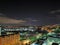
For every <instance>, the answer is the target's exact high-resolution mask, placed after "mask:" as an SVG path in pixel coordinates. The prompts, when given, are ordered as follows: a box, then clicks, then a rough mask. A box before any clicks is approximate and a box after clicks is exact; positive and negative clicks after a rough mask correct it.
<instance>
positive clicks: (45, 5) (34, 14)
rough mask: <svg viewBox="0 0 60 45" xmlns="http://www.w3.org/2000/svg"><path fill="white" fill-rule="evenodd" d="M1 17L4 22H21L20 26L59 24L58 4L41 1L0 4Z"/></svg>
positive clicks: (59, 7)
mask: <svg viewBox="0 0 60 45" xmlns="http://www.w3.org/2000/svg"><path fill="white" fill-rule="evenodd" d="M1 17H3V18H4V19H5V20H6V19H7V18H8V19H9V20H14V21H15V20H17V21H20V22H21V21H22V22H23V23H21V24H23V25H47V24H59V23H60V3H58V2H41V1H38V2H37V1H36V2H32V1H28V2H27V1H20V2H17V1H16V2H0V18H1ZM4 19H3V20H4ZM0 20H2V18H1V19H0ZM5 20H4V21H5ZM4 21H2V22H4ZM0 22H1V21H0ZM2 22H1V23H2ZM6 22H7V21H6ZM6 22H5V23H6ZM8 22H9V21H8Z"/></svg>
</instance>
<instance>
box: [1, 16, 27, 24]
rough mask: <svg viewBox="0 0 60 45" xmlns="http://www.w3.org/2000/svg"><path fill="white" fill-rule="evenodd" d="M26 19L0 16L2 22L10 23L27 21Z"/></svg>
mask: <svg viewBox="0 0 60 45" xmlns="http://www.w3.org/2000/svg"><path fill="white" fill-rule="evenodd" d="M25 22H26V21H25V20H16V19H11V18H8V17H0V23H4V24H7V23H10V24H20V23H25Z"/></svg>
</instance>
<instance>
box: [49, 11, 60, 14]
mask: <svg viewBox="0 0 60 45" xmlns="http://www.w3.org/2000/svg"><path fill="white" fill-rule="evenodd" d="M50 13H51V14H54V13H60V10H53V11H50Z"/></svg>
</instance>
